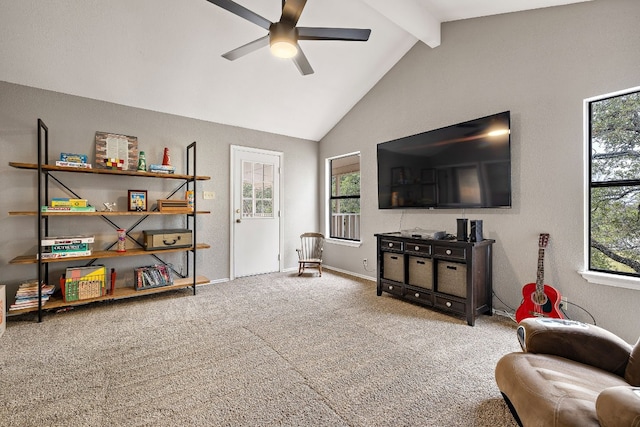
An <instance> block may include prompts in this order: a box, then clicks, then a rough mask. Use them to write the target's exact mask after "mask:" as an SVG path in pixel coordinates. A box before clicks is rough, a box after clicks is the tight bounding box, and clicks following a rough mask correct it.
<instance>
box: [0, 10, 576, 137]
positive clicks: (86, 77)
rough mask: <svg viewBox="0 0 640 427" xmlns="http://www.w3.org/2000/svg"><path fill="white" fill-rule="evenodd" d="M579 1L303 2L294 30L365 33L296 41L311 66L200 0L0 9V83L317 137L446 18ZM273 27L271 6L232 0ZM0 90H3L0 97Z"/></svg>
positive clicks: (433, 35)
mask: <svg viewBox="0 0 640 427" xmlns="http://www.w3.org/2000/svg"><path fill="white" fill-rule="evenodd" d="M581 1H588V0H527V1H522V0H520V1H514V0H394V1H388V0H308V2H307V5H306V7H305V9H304V11H303V13H302V15H301V17H300V20H299V23H298V24H299V25H301V26H307V27H350V28H370V29H371V30H372V31H371V36H370V38H369V40H368V41H367V42H345V41H300V46H301V47H302V49H303V50H304V53H305V55H306V57H307V59H308V60H309V62H310V64H311V66H312V67H313V69H314V71H315V72H314V73H313V74H311V75H308V76H302V75H300V73H299V72H298V70H297V68H296V67H295V65H294V64H293V63H292V61H291V60H287V59H278V58H275V57H273V56H272V55H271V54H270V52H269V49H268V48H266V47H265V48H262V49H260V50H258V51H255V52H253V53H251V54H249V55H246V56H244V57H242V58H239V59H237V60H235V61H228V60H226V59H224V58H222V57H221V55H222V54H223V53H225V52H228V51H230V50H232V49H234V48H236V47H239V46H241V45H243V44H246V43H248V42H250V41H252V40H255V39H257V38H260V37H262V36H265V35H266V31H265V30H264V29H263V28H261V27H259V26H257V25H254V24H252V23H251V22H249V21H247V20H245V19H242V18H239V17H238V16H236V15H233V14H231V13H229V12H228V11H226V10H224V9H221V8H220V7H217V6H215V5H213V4H211V3H210V2H208V1H206V0H180V1H176V0H136V1H130V0H100V1H99V0H71V1H70V0H48V1H46V2H45V1H41V0H20V1H3V2H0V80H2V81H7V82H11V83H17V84H22V85H27V86H32V87H37V88H42V89H47V90H52V91H57V92H62V93H67V94H72V95H78V96H82V97H87V98H92V99H98V100H103V101H108V102H114V103H118V104H123V105H128V106H133V107H138V108H144V109H148V110H153V111H159V112H164V113H170V114H176V115H180V116H185V117H191V118H196V119H201V120H206V121H211V122H217V123H223V124H228V125H233V126H240V127H245V128H249V129H256V130H261V131H266V132H271V133H276V134H282V135H288V136H293V137H298V138H304V139H310V140H315V141H318V140H320V139H322V137H323V136H324V135H326V133H327V132H329V131H330V130H331V128H332V127H333V126H335V124H336V123H338V121H340V119H341V118H342V117H344V115H345V114H346V113H347V112H348V111H349V110H350V109H351V108H352V107H353V106H354V105H355V104H356V103H357V102H358V101H359V100H360V99H361V98H362V97H363V96H364V95H365V94H366V93H367V92H368V91H369V90H370V89H371V88H372V87H373V86H374V85H375V84H376V83H377V82H378V81H379V80H380V79H381V78H382V77H383V76H384V75H385V74H386V73H387V72H388V71H389V70H390V69H391V68H392V67H393V66H394V65H395V64H396V63H397V62H398V61H399V60H400V59H401V58H402V57H403V56H404V55H405V53H407V51H408V50H409V49H411V47H412V46H413V45H414V44H415V43H417V42H419V43H425V44H427V45H428V46H430V47H431V48H434V49H437V48H438V46H439V45H440V44H441V38H440V26H441V23H443V22H448V21H455V20H461V19H468V18H474V17H480V16H486V15H494V14H502V13H509V12H515V11H520V10H526V9H535V8H544V7H552V6H559V5H564V4H569V3H578V2H581ZM236 3H239V4H241V5H242V6H244V7H246V8H247V9H250V10H252V11H254V12H256V13H257V14H259V15H261V16H263V17H264V18H266V19H268V20H270V21H277V20H278V19H279V17H280V13H281V6H282V4H281V1H280V0H236ZM0 95H1V94H0Z"/></svg>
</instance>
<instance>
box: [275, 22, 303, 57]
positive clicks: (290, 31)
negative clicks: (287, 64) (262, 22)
mask: <svg viewBox="0 0 640 427" xmlns="http://www.w3.org/2000/svg"><path fill="white" fill-rule="evenodd" d="M297 40H298V30H297V29H296V28H295V27H293V26H291V25H286V24H285V23H283V22H276V23H274V24H272V25H271V28H269V47H270V49H271V53H272V54H273V55H274V56H276V57H278V58H293V57H294V56H296V55H297V54H298V46H297Z"/></svg>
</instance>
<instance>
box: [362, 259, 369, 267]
mask: <svg viewBox="0 0 640 427" xmlns="http://www.w3.org/2000/svg"><path fill="white" fill-rule="evenodd" d="M368 263H369V261H367V259H366V258H365V259H363V260H362V265H363V266H364V268H365V269H366V268H367V266H368Z"/></svg>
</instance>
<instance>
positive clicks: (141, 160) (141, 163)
mask: <svg viewBox="0 0 640 427" xmlns="http://www.w3.org/2000/svg"><path fill="white" fill-rule="evenodd" d="M138 171H140V172H146V171H147V159H146V157H145V155H144V151H141V152H140V155H139V156H138Z"/></svg>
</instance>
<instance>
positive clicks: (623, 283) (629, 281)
mask: <svg viewBox="0 0 640 427" xmlns="http://www.w3.org/2000/svg"><path fill="white" fill-rule="evenodd" d="M579 273H580V274H581V275H582V277H584V278H585V280H586V281H587V282H589V283H595V284H598V285H605V286H613V287H616V288H626V289H635V290H640V279H639V278H637V277H629V276H619V275H617V274H608V273H598V272H595V271H579Z"/></svg>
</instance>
